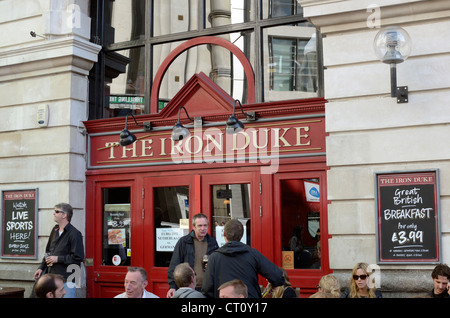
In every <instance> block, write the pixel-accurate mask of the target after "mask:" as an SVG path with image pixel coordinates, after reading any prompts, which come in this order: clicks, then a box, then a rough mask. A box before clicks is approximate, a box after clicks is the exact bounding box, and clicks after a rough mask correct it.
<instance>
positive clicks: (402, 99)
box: [397, 86, 408, 104]
mask: <svg viewBox="0 0 450 318" xmlns="http://www.w3.org/2000/svg"><path fill="white" fill-rule="evenodd" d="M407 102H408V86H398V87H397V104H403V103H407Z"/></svg>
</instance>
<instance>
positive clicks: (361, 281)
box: [350, 263, 375, 298]
mask: <svg viewBox="0 0 450 318" xmlns="http://www.w3.org/2000/svg"><path fill="white" fill-rule="evenodd" d="M370 274H371V270H370V268H369V265H368V264H367V263H357V264H356V265H355V267H353V270H352V277H351V278H350V296H351V297H352V298H359V297H361V293H362V292H368V293H369V296H368V297H369V298H372V297H375V287H374V286H375V284H374V282H372V283H373V284H370V285H369V279H370ZM370 286H373V288H371V287H370Z"/></svg>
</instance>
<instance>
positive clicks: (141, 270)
mask: <svg viewBox="0 0 450 318" xmlns="http://www.w3.org/2000/svg"><path fill="white" fill-rule="evenodd" d="M128 271H129V272H132V273H134V272H139V273H141V277H142V281H143V282H145V281H146V280H147V271H146V270H145V269H144V268H142V267H128Z"/></svg>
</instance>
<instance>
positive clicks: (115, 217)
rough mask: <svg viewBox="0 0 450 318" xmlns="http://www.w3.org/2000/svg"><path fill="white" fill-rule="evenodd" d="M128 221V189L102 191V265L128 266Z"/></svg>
mask: <svg viewBox="0 0 450 318" xmlns="http://www.w3.org/2000/svg"><path fill="white" fill-rule="evenodd" d="M130 220H131V216H130V188H108V189H103V253H102V255H103V261H102V265H115V266H129V265H130V262H131V247H130V236H131V233H130Z"/></svg>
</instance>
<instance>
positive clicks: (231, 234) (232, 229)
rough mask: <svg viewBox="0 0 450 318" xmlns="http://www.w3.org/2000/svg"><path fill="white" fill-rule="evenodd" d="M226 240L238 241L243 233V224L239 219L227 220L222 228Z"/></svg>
mask: <svg viewBox="0 0 450 318" xmlns="http://www.w3.org/2000/svg"><path fill="white" fill-rule="evenodd" d="M223 232H224V234H225V237H226V238H227V240H228V241H238V242H239V241H240V240H241V238H242V235H243V234H244V226H243V225H242V223H241V222H240V221H239V220H235V219H234V220H229V221H228V222H227V223H226V224H225V227H224V229H223Z"/></svg>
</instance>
